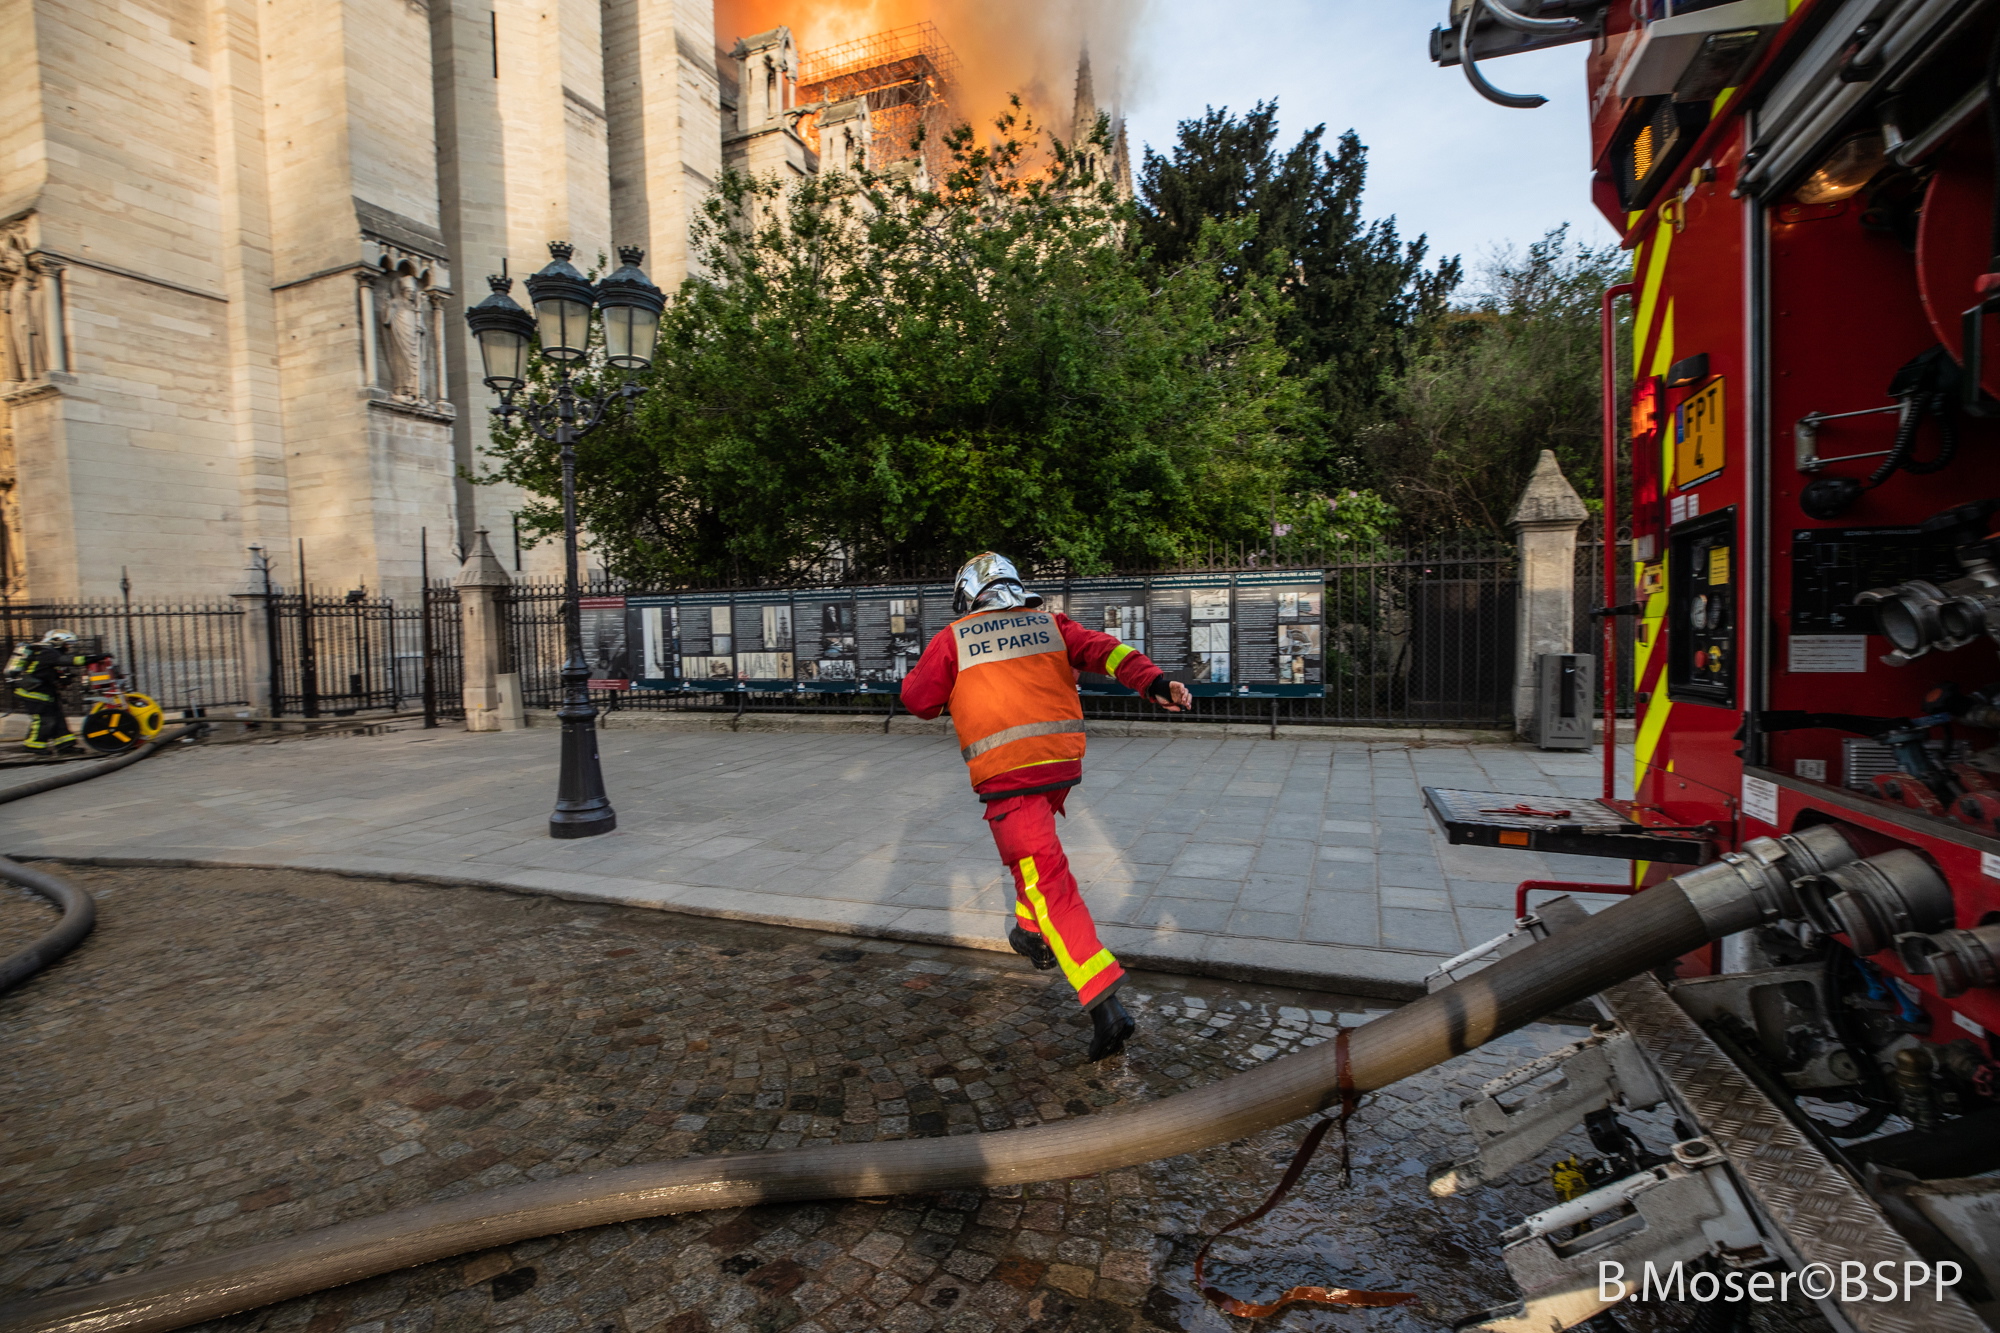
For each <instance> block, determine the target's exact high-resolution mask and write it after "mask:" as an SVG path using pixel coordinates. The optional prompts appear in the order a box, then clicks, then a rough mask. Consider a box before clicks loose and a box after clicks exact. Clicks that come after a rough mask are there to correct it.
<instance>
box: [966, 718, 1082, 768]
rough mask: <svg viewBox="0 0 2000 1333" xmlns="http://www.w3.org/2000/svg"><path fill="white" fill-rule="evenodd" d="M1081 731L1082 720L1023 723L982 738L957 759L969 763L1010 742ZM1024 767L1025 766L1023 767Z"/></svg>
mask: <svg viewBox="0 0 2000 1333" xmlns="http://www.w3.org/2000/svg"><path fill="white" fill-rule="evenodd" d="M1082 730H1083V719H1082V718H1080V717H1079V718H1064V719H1062V720H1060V721H1057V722H1025V723H1023V724H1021V725H1020V726H1018V727H1008V728H1006V729H1005V730H1003V731H996V732H994V733H993V734H992V735H991V736H982V737H981V738H980V739H978V740H976V741H974V742H973V743H972V744H970V745H968V746H966V747H965V748H964V749H962V750H960V751H959V752H958V753H959V757H960V758H962V759H964V760H965V761H966V762H967V763H971V762H972V761H973V760H974V759H977V758H978V757H979V756H980V755H982V754H985V753H986V752H987V751H988V750H997V749H999V748H1000V747H1001V746H1003V745H1006V744H1008V743H1010V742H1012V741H1021V740H1026V739H1027V738H1028V737H1030V736H1056V735H1060V734H1062V733H1063V732H1067V731H1077V732H1080V731H1082ZM1023 767H1025V765H1023Z"/></svg>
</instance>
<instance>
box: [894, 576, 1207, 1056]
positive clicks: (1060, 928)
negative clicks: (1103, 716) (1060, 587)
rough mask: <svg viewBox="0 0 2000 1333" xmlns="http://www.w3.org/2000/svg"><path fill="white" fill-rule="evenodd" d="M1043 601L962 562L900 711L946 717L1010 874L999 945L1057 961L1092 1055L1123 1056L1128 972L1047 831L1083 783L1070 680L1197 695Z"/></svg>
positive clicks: (1161, 698) (1165, 698) (1182, 704)
mask: <svg viewBox="0 0 2000 1333" xmlns="http://www.w3.org/2000/svg"><path fill="white" fill-rule="evenodd" d="M1041 605H1042V599H1041V598H1040V597H1038V596H1036V595H1035V594H1034V593H1031V592H1029V591H1028V590H1027V589H1026V588H1025V587H1023V586H1022V584H1021V576H1020V574H1019V573H1018V572H1017V571H1016V570H1015V568H1014V566H1013V564H1012V563H1011V562H1009V561H1008V560H1007V559H1006V558H1005V557H1004V556H999V555H995V554H993V553H992V552H990V551H989V552H987V553H985V554H983V555H977V556H974V557H973V558H972V559H971V560H969V561H967V562H966V565H965V567H964V568H963V569H961V570H959V572H958V584H957V588H956V589H955V591H954V593H953V598H952V608H953V610H955V611H958V612H960V613H961V615H962V618H961V619H959V620H955V621H953V622H952V623H951V624H950V625H947V626H946V627H945V628H944V629H942V630H940V631H939V632H938V634H937V636H936V637H934V638H933V639H932V640H931V641H930V644H929V645H928V646H927V647H926V648H925V649H924V654H923V656H922V658H920V659H919V660H918V662H917V665H916V667H915V668H914V669H912V670H911V672H910V674H909V675H908V676H907V677H906V678H905V679H904V681H903V705H904V707H906V708H908V709H909V710H910V711H911V712H912V713H914V714H916V715H917V716H918V717H924V718H931V717H936V716H937V715H938V714H939V713H942V712H943V711H944V710H945V709H946V708H947V707H949V708H950V709H951V718H952V725H953V726H954V727H955V728H956V729H957V731H958V744H959V754H960V755H961V756H962V757H963V758H964V759H965V762H966V765H967V767H969V768H970V769H971V777H972V789H973V790H974V791H975V792H977V793H978V794H979V799H980V801H982V802H983V803H984V804H985V806H986V821H987V827H988V828H989V829H991V830H992V832H993V842H994V844H995V845H996V846H997V847H998V848H999V849H1000V859H1001V860H1002V861H1004V862H1006V864H1007V868H1008V870H1010V871H1011V872H1013V876H1014V898H1015V903H1014V914H1015V920H1014V924H1013V925H1012V926H1011V927H1010V928H1009V929H1008V932H1007V941H1008V943H1009V944H1011V945H1012V946H1013V948H1014V950H1015V952H1017V953H1019V954H1022V955H1023V956H1025V957H1026V958H1027V959H1029V961H1031V962H1033V963H1034V965H1035V966H1036V967H1037V968H1042V969H1047V968H1050V967H1055V966H1057V965H1060V966H1061V967H1062V971H1063V976H1064V977H1065V978H1066V979H1067V980H1068V981H1069V983H1070V985H1071V986H1073V987H1075V988H1076V996H1077V1000H1078V1001H1079V1002H1080V1003H1081V1004H1082V1005H1083V1007H1084V1009H1085V1010H1086V1011H1088V1012H1089V1014H1090V1019H1091V1026H1092V1029H1093V1031H1092V1035H1091V1042H1090V1058H1091V1059H1092V1060H1102V1059H1104V1058H1106V1057H1107V1056H1111V1055H1115V1054H1117V1052H1119V1051H1120V1050H1122V1049H1124V1046H1125V1042H1126V1040H1127V1039H1128V1038H1130V1037H1131V1035H1132V1026H1133V1025H1132V1017H1131V1015H1130V1014H1128V1013H1126V1012H1125V1006H1124V1005H1122V1004H1120V1003H1119V1002H1118V997H1117V994H1116V992H1117V990H1118V986H1119V983H1120V982H1122V981H1123V980H1124V979H1125V970H1124V969H1123V968H1122V967H1120V966H1119V965H1118V960H1117V959H1116V958H1114V957H1112V954H1111V950H1109V949H1107V948H1105V947H1104V945H1103V944H1102V943H1101V942H1100V941H1099V940H1098V938H1097V924H1096V923H1095V922H1094V921H1092V920H1091V917H1090V910H1089V909H1088V908H1086V907H1085V906H1084V905H1083V897H1082V895H1081V894H1080V893H1079V892H1078V891H1077V886H1076V876H1074V875H1072V874H1071V873H1070V869H1069V858H1068V857H1066V856H1065V855H1064V854H1063V849H1062V842H1061V841H1060V840H1059V839H1058V838H1057V837H1056V822H1055V820H1056V816H1057V815H1059V814H1061V813H1062V812H1063V802H1064V801H1065V800H1066V799H1068V796H1069V789H1070V788H1071V787H1074V786H1075V785H1076V784H1077V783H1079V782H1081V781H1082V780H1083V749H1084V732H1083V706H1082V704H1081V703H1080V702H1079V701H1078V699H1077V694H1076V677H1077V673H1078V672H1079V671H1089V672H1094V673H1097V674H1100V675H1106V676H1111V677H1114V678H1115V679H1116V680H1117V681H1118V683H1119V684H1121V685H1124V686H1126V687H1128V688H1129V689H1132V690H1135V691H1137V692H1138V693H1139V694H1141V695H1144V696H1146V697H1147V698H1150V699H1152V700H1153V701H1154V702H1155V703H1158V704H1159V705H1160V706H1161V707H1163V708H1165V709H1167V710H1168V711H1169V712H1176V713H1177V712H1179V711H1180V710H1181V709H1183V708H1186V707H1188V706H1190V705H1191V704H1192V702H1193V700H1192V698H1191V697H1190V695H1189V693H1188V688H1187V686H1185V685H1183V684H1181V683H1180V682H1178V681H1172V682H1170V681H1168V680H1167V679H1166V677H1165V676H1164V675H1163V674H1161V671H1160V669H1159V668H1158V667H1156V666H1154V665H1153V664H1152V663H1151V662H1150V661H1148V660H1147V659H1146V657H1145V655H1144V654H1142V653H1139V652H1137V651H1135V650H1134V649H1133V648H1132V647H1131V646H1130V645H1129V644H1125V643H1121V642H1119V641H1118V640H1117V639H1115V638H1113V637H1112V636H1111V635H1109V634H1102V633H1099V632H1097V631H1095V630H1088V629H1085V628H1084V627H1083V626H1081V625H1079V624H1077V623H1076V622H1075V621H1074V620H1071V619H1070V618H1069V617H1068V616H1064V615H1059V614H1056V613H1054V612H1050V611H1044V610H1042V609H1040V608H1041ZM965 612H970V613H971V614H969V615H965V614H963V613H965Z"/></svg>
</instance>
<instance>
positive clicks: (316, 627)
mask: <svg viewBox="0 0 2000 1333" xmlns="http://www.w3.org/2000/svg"><path fill="white" fill-rule="evenodd" d="M265 607H266V613H267V615H268V616H269V632H270V644H271V663H270V673H271V712H272V714H273V715H275V716H278V717H284V716H288V715H297V716H301V717H347V716H351V715H353V714H356V713H364V712H383V711H387V712H402V711H405V710H409V711H415V710H417V709H424V710H426V712H428V713H430V714H433V715H434V716H437V717H463V716H464V715H465V709H464V705H463V702H462V698H463V683H464V677H465V654H464V641H463V636H462V634H461V632H460V628H459V616H458V591H457V589H455V588H453V587H452V586H451V585H450V584H448V583H443V582H439V583H434V584H433V585H432V586H431V587H430V588H429V589H427V590H426V592H425V594H424V597H423V600H422V602H421V603H420V604H419V605H416V606H411V605H407V604H406V605H402V606H398V605H397V604H396V603H395V602H394V601H392V600H390V599H388V598H374V597H357V596H355V595H354V594H353V593H348V594H347V595H345V596H342V597H332V596H325V595H322V594H318V593H314V592H312V591H311V590H310V589H308V590H307V591H306V592H304V593H275V594H273V595H271V596H270V597H268V598H266V599H265Z"/></svg>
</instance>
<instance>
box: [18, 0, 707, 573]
mask: <svg viewBox="0 0 2000 1333" xmlns="http://www.w3.org/2000/svg"><path fill="white" fill-rule="evenodd" d="M714 47H715V36H714V32H713V29H712V22H711V20H710V17H709V10H708V6H707V5H706V4H704V3H702V0H549V2H548V3H533V4H530V3H524V2H523V0H430V3H428V4H426V3H420V2H419V0H23V3H20V4H14V5H8V6H4V7H0V594H4V595H5V596H7V597H10V598H14V599H22V598H31V599H35V600H67V599H70V598H76V597H102V596H109V595H114V594H115V593H116V591H117V588H118V581H119V577H120V571H121V568H129V569H130V571H131V577H132V583H133V591H134V594H135V596H138V597H141V598H148V599H162V600H164V599H181V598H210V597H219V596H223V595H225V594H227V593H228V592H230V591H231V590H233V589H235V588H237V587H239V586H241V585H242V584H243V582H244V575H243V570H244V568H245V566H246V564H247V563H248V559H249V553H248V551H247V549H246V548H248V547H250V546H253V545H254V546H257V547H260V548H262V549H263V550H265V551H267V552H269V553H270V554H271V556H272V559H273V562H274V568H275V569H276V571H277V572H278V575H279V578H280V581H281V582H282V583H285V584H287V585H289V584H290V583H292V582H294V581H295V580H296V569H297V564H296V561H297V558H298V550H299V545H300V543H301V542H303V543H304V547H305V557H306V562H307V567H308V574H309V576H310V578H311V581H312V582H313V584H314V585H315V586H317V587H320V588H325V589H327V590H329V591H339V590H343V589H346V588H351V587H365V588H368V589H370V590H371V591H374V592H377V593H386V594H387V595H389V596H392V597H398V598H409V597H413V596H414V595H415V592H416V588H417V581H418V569H419V559H420V554H419V540H420V534H422V535H425V536H427V537H428V540H429V542H430V548H431V556H432V567H433V570H434V571H438V572H448V571H449V570H450V569H451V567H452V565H453V563H454V562H453V561H452V560H451V557H450V552H451V551H452V550H453V549H454V548H461V549H462V547H463V546H464V545H466V544H469V543H470V541H471V539H472V534H473V533H474V532H475V531H476V530H477V529H479V528H481V527H485V528H489V529H491V530H492V531H493V532H494V534H495V539H496V541H498V543H499V547H500V549H501V550H502V551H503V552H508V553H509V555H510V556H511V541H510V535H509V530H510V528H511V527H512V516H513V514H514V512H515V511H517V510H518V509H520V508H521V507H522V505H523V497H522V496H521V495H520V494H519V493H518V492H516V491H515V490H514V489H513V488H511V487H507V486H501V485H474V484H472V483H471V481H470V480H469V477H468V474H475V473H478V472H481V471H483V470H484V469H485V467H486V462H485V460H483V459H482V457H481V455H480V452H479V451H480V448H481V446H482V445H483V444H484V443H485V440H486V433H487V429H488V422H489V417H488V409H489V408H490V407H491V406H492V405H493V400H492V396H491V395H490V394H489V393H488V392H487V391H486V390H485V389H484V387H483V386H481V385H480V384H479V383H478V373H479V370H478V367H479V362H478V354H477V350H476V347H475V345H474V344H473V342H472V340H471V338H470V336H469V335H468V334H467V333H466V331H465V328H464V306H465V301H466V299H467V298H468V297H469V298H470V299H472V300H478V299H480V298H481V297H482V296H484V294H485V283H484V281H483V278H484V275H485V274H487V273H498V272H500V271H501V270H502V265H503V263H504V264H506V265H507V266H508V271H510V272H511V273H512V275H513V276H515V277H516V278H517V279H518V278H520V277H522V276H525V275H526V274H528V273H531V272H533V271H534V270H535V269H537V268H539V267H541V266H542V264H544V263H545V262H547V250H546V243H547V242H548V241H551V240H568V241H571V242H572V243H574V244H575V245H576V247H577V252H578V256H579V258H580V260H582V261H583V262H584V263H585V264H586V265H587V266H588V265H591V264H593V263H594V262H595V261H596V260H597V258H598V257H599V256H604V257H607V258H608V257H609V256H610V255H611V254H612V253H613V252H614V250H615V247H616V246H617V245H621V244H624V245H629V244H639V245H643V246H645V247H646V248H647V249H648V250H649V251H650V252H651V253H650V254H649V256H648V262H647V268H648V270H649V272H651V274H652V275H653V277H654V279H655V281H657V282H659V283H660V284H661V286H663V287H666V288H668V289H669V290H672V289H673V288H674V287H675V286H677V285H678V283H679V281H680V279H681V277H682V276H683V275H684V274H685V273H686V271H687V264H688V259H689V246H688V239H687V232H688V227H689V225H690V223H691V221H692V220H693V217H694V215H695V212H696V210H697V208H698V207H699V203H700V200H701V199H702V198H703V197H704V196H705V195H706V194H707V193H708V192H709V190H710V189H711V188H712V186H713V182H714V180H715V179H716V177H717V176H718V175H719V174H720V172H721V157H722V144H721V137H722V136H721V127H720V121H719V114H720V110H719V106H718V90H717V76H716V70H715V66H714V60H713V55H712V52H713V51H714ZM516 294H517V296H520V295H522V293H521V292H520V290H519V289H518V288H517V289H516ZM558 560H559V553H558V552H557V550H556V549H555V547H554V546H553V544H548V545H545V546H544V547H542V548H540V549H537V550H534V551H531V552H529V553H528V554H527V556H526V558H525V560H524V571H523V572H525V573H527V574H530V575H533V574H536V573H552V572H554V571H555V570H556V568H557V561H558ZM508 563H509V564H510V565H511V563H512V561H511V559H509V560H508Z"/></svg>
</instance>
